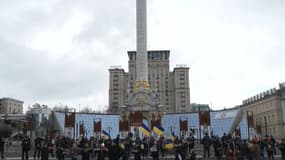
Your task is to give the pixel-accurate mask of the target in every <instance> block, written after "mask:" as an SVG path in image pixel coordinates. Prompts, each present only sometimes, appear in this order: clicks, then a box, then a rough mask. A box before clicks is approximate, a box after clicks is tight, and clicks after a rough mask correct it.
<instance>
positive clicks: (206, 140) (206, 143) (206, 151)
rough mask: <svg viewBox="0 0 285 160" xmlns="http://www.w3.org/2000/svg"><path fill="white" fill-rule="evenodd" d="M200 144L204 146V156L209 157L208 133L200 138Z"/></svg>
mask: <svg viewBox="0 0 285 160" xmlns="http://www.w3.org/2000/svg"><path fill="white" fill-rule="evenodd" d="M202 144H203V147H204V158H206V157H210V147H211V144H212V142H211V139H210V137H209V135H208V133H206V134H205V136H204V137H203V139H202Z"/></svg>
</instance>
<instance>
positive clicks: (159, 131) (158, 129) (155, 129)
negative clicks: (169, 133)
mask: <svg viewBox="0 0 285 160" xmlns="http://www.w3.org/2000/svg"><path fill="white" fill-rule="evenodd" d="M152 131H153V132H154V133H155V134H156V135H159V136H162V135H163V134H164V129H163V128H162V127H159V126H154V127H153V129H152Z"/></svg>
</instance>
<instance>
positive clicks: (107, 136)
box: [102, 130, 111, 139]
mask: <svg viewBox="0 0 285 160" xmlns="http://www.w3.org/2000/svg"><path fill="white" fill-rule="evenodd" d="M102 137H104V138H105V139H111V136H110V134H109V133H108V132H106V131H105V130H103V131H102Z"/></svg>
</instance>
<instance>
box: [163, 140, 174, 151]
mask: <svg viewBox="0 0 285 160" xmlns="http://www.w3.org/2000/svg"><path fill="white" fill-rule="evenodd" d="M173 148H174V143H173V141H172V140H171V139H167V140H166V143H165V149H167V150H173Z"/></svg>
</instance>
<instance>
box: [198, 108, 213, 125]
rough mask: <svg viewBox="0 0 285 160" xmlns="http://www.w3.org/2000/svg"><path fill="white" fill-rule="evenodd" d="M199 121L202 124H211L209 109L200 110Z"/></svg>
mask: <svg viewBox="0 0 285 160" xmlns="http://www.w3.org/2000/svg"><path fill="white" fill-rule="evenodd" d="M199 123H200V126H204V125H205V126H210V125H211V118H210V112H209V111H199Z"/></svg>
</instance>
